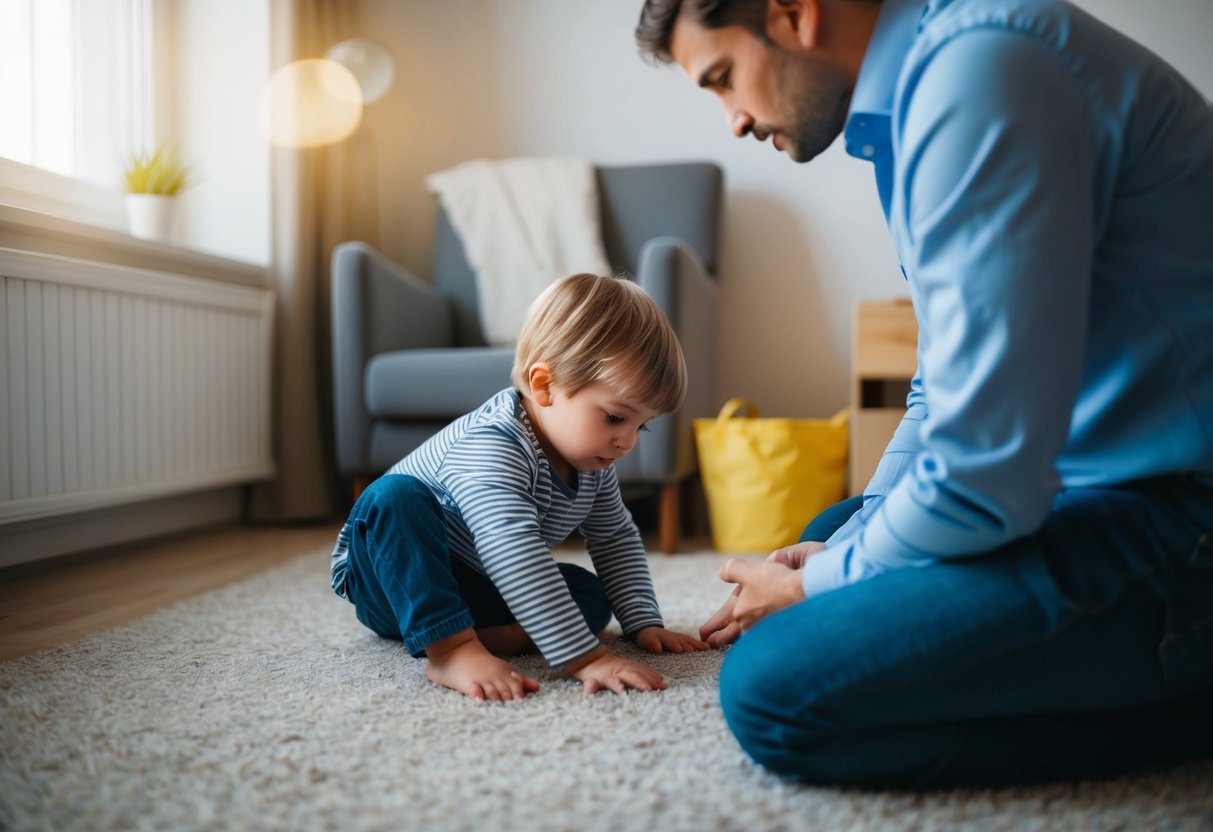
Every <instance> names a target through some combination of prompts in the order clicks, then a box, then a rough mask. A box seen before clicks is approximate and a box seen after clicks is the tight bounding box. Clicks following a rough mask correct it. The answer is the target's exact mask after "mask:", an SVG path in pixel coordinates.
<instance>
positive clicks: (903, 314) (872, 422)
mask: <svg viewBox="0 0 1213 832" xmlns="http://www.w3.org/2000/svg"><path fill="white" fill-rule="evenodd" d="M917 369H918V323H917V321H915V319H914V307H913V306H912V305H911V304H910V299H909V298H897V299H894V300H883V301H859V302H858V303H856V304H855V323H854V326H853V327H852V342H851V455H850V470H849V472H848V478H847V479H848V483H849V489H850V493H851V494H852V495H855V494H859V493H861V492H862V491H863V488H864V486H865V485H867V483H868V480H869V479H871V477H872V474H873V473H874V472H875V471H876V465H877V463H878V462H880V457H881V454H883V453H884V450H885V447H886V446H887V445H888V444H889V440H890V439H891V438H892V436H893V431H894V430H896V428H897V425H898V423H899V422H900V421H901V417H902V416H903V415H905V412H906V395H907V394H908V393H909V391H910V379H912V378H913V377H914V373H915V371H916V370H917Z"/></svg>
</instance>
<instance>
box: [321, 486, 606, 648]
mask: <svg viewBox="0 0 1213 832" xmlns="http://www.w3.org/2000/svg"><path fill="white" fill-rule="evenodd" d="M348 523H349V524H350V525H351V527H352V529H351V534H350V551H349V564H348V567H347V569H346V574H345V589H346V593H347V594H348V595H349V598H350V600H351V601H353V602H354V611H355V613H356V615H357V616H358V620H359V621H361V622H362V623H363V624H365V625H366V626H367V627H368V628H370V629H371V630H373V631H374V632H375V633H377V634H378V635H380V636H383V637H384V638H393V639H399V640H401V641H403V642H404V646H405V647H406V648H407V649H408V651H409V653H411V654H412V655H414V656H423V655H425V648H426V645H429V644H432V643H433V642H435V641H438V640H439V639H443V638H447V637H448V636H453V635H455V634H456V633H458V632H461V631H463V630H466V629H467V628H469V627H491V626H497V625H501V624H510V623H513V622H514V621H515V620H516V619H515V618H514V616H513V614H512V613H511V612H510V610H509V607H507V606H506V603H505V600H504V599H503V598H502V597H501V593H500V592H498V591H497V588H496V587H495V586H494V585H493V582H492V580H490V579H489V577H488V576H487V575H485V574H483V573H482V572H479V571H477V570H476V569H473V568H472V567H470V566H468V565H467V564H465V563H463V562H462V561H461V560H459V559H458V558H454V557H451V555H450V549H449V548H448V546H447V537H446V521H445V519H444V517H443V513H442V508H441V507H440V506H439V505H438V501H437V500H435V499H434V495H433V494H432V493H431V492H430V490H429V488H427V487H426V486H425V484H424V483H422V482H421V481H420V480H418V479H416V478H414V477H409V476H404V475H400V474H389V475H387V476H383V477H380V478H379V479H377V480H375V481H374V482H373V483H371V484H370V486H369V487H368V488H367V489H366V491H364V492H363V493H362V496H361V497H359V498H358V502H356V503H355V504H354V508H353V509H352V510H351V511H350V516H349V520H348ZM560 572H561V574H562V575H563V576H564V579H565V582H566V583H567V584H568V586H569V591H570V593H571V594H572V596H573V600H574V601H576V602H577V606H578V607H580V608H581V614H582V615H583V616H585V620H586V624H587V625H589V627H590V630H591V631H592V632H595V633H597V632H598V631H600V630H602V629H603V628H604V627H606V625H607V624H608V623H610V620H611V605H610V602H609V601H607V597H606V593H605V592H604V591H603V589H602V583H601V582H600V581H599V580H598V576H597V575H595V574H594V573H593V572H590V571H589V570H586V569H582V568H581V567H580V566H575V565H573V564H571V563H562V564H560Z"/></svg>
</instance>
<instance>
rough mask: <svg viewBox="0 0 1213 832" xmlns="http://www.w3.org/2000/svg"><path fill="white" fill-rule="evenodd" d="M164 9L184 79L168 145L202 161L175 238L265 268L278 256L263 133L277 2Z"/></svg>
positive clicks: (220, 0)
mask: <svg viewBox="0 0 1213 832" xmlns="http://www.w3.org/2000/svg"><path fill="white" fill-rule="evenodd" d="M157 11H158V12H160V13H167V14H168V17H169V19H168V20H167V21H166V25H165V26H164V28H163V29H162V30H161V32H160V34H161V36H162V37H164V38H166V42H165V43H164V44H163V46H164V47H165V48H166V49H167V50H168V52H169V55H168V56H166V57H165V58H162V59H161V61H160V62H159V63H160V65H161V67H162V68H164V67H166V66H167V67H172V70H173V71H174V72H175V73H176V75H175V77H174V78H172V80H171V83H172V85H173V88H174V90H175V93H176V94H175V95H174V96H173V99H172V102H171V104H170V106H172V107H173V111H171V112H169V113H166V114H164V117H163V118H161V119H160V121H161V129H162V130H163V131H164V132H165V133H168V134H169V135H168V140H169V141H172V142H175V143H176V144H178V145H179V146H180V147H181V149H182V152H183V155H184V156H186V157H187V158H188V159H190V160H191V161H193V162H194V163H195V164H196V174H197V176H196V179H195V184H194V185H193V186H192V187H190V188H189V189H188V190H186V191H185V192H184V193H183V195H182V198H181V205H180V216H179V217H178V218H177V220H176V228H175V235H176V236H175V239H177V240H179V241H180V242H182V243H184V244H185V245H187V246H188V247H190V248H194V249H198V250H200V251H205V252H208V253H210V254H217V255H220V256H223V257H228V258H231V259H233V260H239V261H242V262H246V263H252V264H254V265H258V266H265V265H268V264H269V260H270V175H269V166H270V156H269V146H268V145H267V143H266V140H265V138H264V137H263V136H262V135H261V133H260V131H259V127H258V108H259V106H260V101H261V91H262V89H263V88H264V85H265V82H266V80H267V79H268V78H269V71H270V57H269V2H268V0H255V1H254V0H173V2H169V3H162V4H161V5H160V6H158V8H157Z"/></svg>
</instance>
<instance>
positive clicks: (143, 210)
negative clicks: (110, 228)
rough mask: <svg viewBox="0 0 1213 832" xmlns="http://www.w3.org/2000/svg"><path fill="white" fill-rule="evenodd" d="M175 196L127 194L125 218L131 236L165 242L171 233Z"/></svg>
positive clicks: (175, 203) (175, 205)
mask: <svg viewBox="0 0 1213 832" xmlns="http://www.w3.org/2000/svg"><path fill="white" fill-rule="evenodd" d="M176 207H177V197H175V196H165V195H163V194H127V195H126V219H127V222H128V223H129V224H130V229H131V236H132V237H139V238H140V239H143V240H159V241H161V242H167V241H168V240H169V239H170V238H171V237H172V234H173V210H174V209H175V208H176Z"/></svg>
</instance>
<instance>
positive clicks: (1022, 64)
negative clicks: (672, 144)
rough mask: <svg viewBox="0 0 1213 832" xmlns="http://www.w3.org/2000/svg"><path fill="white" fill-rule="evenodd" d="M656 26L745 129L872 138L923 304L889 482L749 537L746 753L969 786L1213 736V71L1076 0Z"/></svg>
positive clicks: (884, 474)
mask: <svg viewBox="0 0 1213 832" xmlns="http://www.w3.org/2000/svg"><path fill="white" fill-rule="evenodd" d="M637 40H638V42H639V43H640V45H641V47H642V50H643V51H645V52H646V53H648V54H649V55H650V56H653V57H655V58H657V59H658V60H663V61H667V62H668V61H673V62H676V63H678V64H679V65H680V66H681V67H682V68H683V69H684V70H686V71H687V73H688V74H689V75H690V76H691V78H692V79H693V80H694V81H695V82H696V83H697V84H698V85H699V86H701V87H703V88H705V89H708V90H710V91H712V92H714V93H716V94H717V95H718V96H719V97H720V99H721V101H722V102H723V104H724V107H725V112H726V116H727V119H728V122H729V126H730V128H731V129H732V130H733V132H734V133H735V134H736V135H737V136H739V137H744V136H746V135H747V134H752V135H753V136H754V137H755V138H756V139H758V140H760V141H762V140H764V139H766V138H767V137H771V138H772V142H773V144H774V146H775V148H776V149H777V150H782V151H783V152H785V153H787V154H788V155H789V156H790V157H791V158H792V159H794V160H796V161H799V162H805V161H808V160H809V159H812V158H813V157H814V156H815V155H817V154H818V153H820V152H821V151H822V150H823V149H825V147H827V146H828V145H829V144H830V143H831V142H832V141H833V140H834V139H835V138H836V137H837V136H838V134H839V133H843V134H844V136H845V139H846V143H847V151H848V153H850V154H851V155H853V156H856V157H858V158H861V159H867V160H870V161H871V162H873V164H874V167H875V173H876V184H877V189H878V191H879V193H880V198H881V202H882V204H883V206H884V209H885V214H886V217H887V219H888V225H889V229H890V232H891V233H892V235H893V240H894V243H895V245H896V248H897V252H898V255H899V257H900V259H901V262H902V268H903V271H904V272H905V275H906V278H907V280H908V281H909V285H910V290H911V294H912V298H913V302H914V308H915V314H916V316H917V318H918V323H919V332H920V338H919V351H918V352H919V372H918V374H917V376H916V378H915V381H914V383H913V385H912V392H911V394H910V397H909V402H908V403H909V408H908V412H907V415H906V417H905V419H904V420H903V422H902V424H901V426H900V427H899V429H898V431H897V433H896V435H895V437H894V439H893V441H892V443H891V444H890V446H889V449H888V451H887V452H886V454H885V456H884V458H883V460H882V461H881V464H880V467H879V469H878V471H877V473H876V475H875V477H874V478H873V480H872V482H871V483H870V484H869V485H868V487H867V488H866V489H865V498H864V501H863V507H862V509H860V510H859V511H858V512H857V513H855V514H854V515H853V516H851V517H850V519H849V520H848V521H847V522H846V523H845V524H843V525H842V526H841V527H840V528H837V526H838V523H836V522H835V523H833V524H832V525H833V526H834V527H835V528H833V529H829V530H828V531H827V533H826V534H827V535H829V539H828V541H827V546H826V547H824V548H823V547H821V545H820V544H802V545H800V546H798V547H792V548H791V549H789V550H786V551H782V552H777V553H776V554H775V555H774V556H773V559H772V560H771V561H768V562H766V563H745V562H740V561H729V562H728V563H726V564H725V565H724V566H723V567H722V569H721V577H722V578H723V579H724V580H726V581H729V582H731V583H737V584H738V585H739V594H735V595H734V597H733V598H731V599H730V600H729V602H728V603H726V605H725V606H724V607H723V608H722V609H721V611H720V612H719V613H718V614H717V615H716V616H714V617H713V618H712V619H711V620H710V621H709V622H708V623H707V624H705V625H704V630H703V632H702V633H701V635H703V636H705V637H708V638H709V640H711V641H712V642H713V643H714V644H717V645H720V644H723V643H727V642H729V641H730V640H732V639H733V638H734V637H735V636H736V635H737V633H738V631H739V629H743V628H744V629H746V630H747V631H746V633H745V635H744V637H742V638H741V639H740V640H739V641H738V642H737V644H736V646H734V647H733V648H732V650H731V651H730V653H729V655H728V656H727V658H726V661H725V664H724V667H723V669H722V672H721V682H720V685H721V704H722V707H723V709H724V713H725V717H726V719H727V720H728V723H729V726H730V727H731V728H732V730H733V732H734V733H735V734H736V736H737V738H738V740H739V741H740V742H741V744H742V746H743V747H744V748H745V749H746V751H747V752H749V753H750V754H751V756H753V757H754V758H755V759H756V760H758V761H759V762H761V763H763V764H764V765H766V766H768V767H769V768H771V769H773V770H774V771H777V772H779V773H782V774H787V775H790V776H793V777H797V778H801V779H806V780H811V781H815V782H844V783H860V784H868V785H883V784H908V785H935V784H948V785H955V784H967V783H974V784H998V783H1008V782H1024V781H1033V780H1044V779H1052V778H1078V777H1088V776H1103V775H1110V774H1116V773H1119V772H1122V771H1125V770H1129V769H1131V768H1135V767H1138V766H1141V765H1145V764H1152V763H1156V762H1159V761H1162V760H1169V759H1175V758H1177V757H1182V756H1185V755H1190V754H1193V753H1198V752H1201V751H1205V750H1208V749H1210V748H1213V715H1211V714H1210V711H1213V708H1210V706H1209V705H1208V702H1209V701H1213V696H1210V692H1211V691H1213V531H1211V530H1213V110H1211V109H1210V106H1209V103H1208V102H1207V101H1206V100H1205V99H1204V98H1203V97H1202V96H1201V95H1200V94H1198V93H1197V92H1196V91H1195V90H1194V89H1193V88H1192V87H1191V86H1190V85H1189V84H1188V83H1187V82H1186V81H1185V80H1184V79H1183V78H1182V77H1181V76H1180V75H1179V74H1178V73H1177V72H1176V71H1175V70H1174V69H1172V68H1171V67H1169V66H1168V65H1167V64H1165V63H1164V62H1163V61H1162V60H1161V59H1159V58H1158V57H1157V56H1155V55H1153V54H1151V53H1149V52H1148V51H1146V50H1145V49H1143V48H1142V47H1141V46H1139V45H1137V44H1135V43H1133V42H1132V41H1130V40H1129V39H1127V38H1125V37H1124V36H1123V35H1120V34H1119V33H1117V32H1115V31H1114V30H1112V29H1110V28H1108V27H1107V26H1105V25H1103V24H1101V23H1100V22H1099V21H1097V20H1095V19H1094V18H1092V17H1090V16H1088V15H1086V14H1084V13H1083V12H1081V11H1080V10H1078V9H1076V8H1074V7H1073V6H1069V5H1067V4H1065V3H1061V2H1057V1H1056V0H950V2H949V0H933V2H929V3H928V2H925V1H924V0H885V2H883V3H881V2H878V1H877V2H870V1H867V0H732V2H731V1H730V0H681V2H680V0H648V2H647V4H646V6H645V8H644V12H643V13H642V16H641V22H640V25H639V27H638V28H637ZM815 525H817V526H820V524H815ZM806 531H807V533H809V534H810V535H812V532H813V531H814V528H813V527H811V528H810V530H806ZM825 536H826V535H822V536H810V537H809V538H808V539H812V540H823V539H825Z"/></svg>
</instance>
